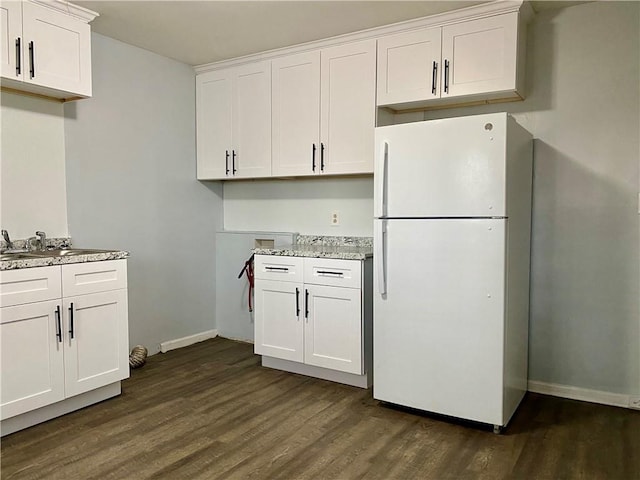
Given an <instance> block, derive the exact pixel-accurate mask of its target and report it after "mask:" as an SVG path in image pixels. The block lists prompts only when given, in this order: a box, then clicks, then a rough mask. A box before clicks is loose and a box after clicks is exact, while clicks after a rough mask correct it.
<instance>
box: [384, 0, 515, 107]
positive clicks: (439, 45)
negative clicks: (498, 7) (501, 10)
mask: <svg viewBox="0 0 640 480" xmlns="http://www.w3.org/2000/svg"><path fill="white" fill-rule="evenodd" d="M525 38H526V30H525V22H523V21H522V18H521V14H520V13H518V12H512V13H506V14H502V15H494V16H489V17H486V18H478V19H474V20H468V21H464V22H460V23H453V24H451V25H445V26H443V27H434V28H426V29H422V30H415V31H410V32H405V33H399V34H396V35H391V36H387V37H382V38H380V39H379V40H378V87H377V89H378V92H377V104H378V106H389V107H391V108H394V109H402V108H416V107H428V106H429V105H443V104H448V103H449V104H455V103H463V102H473V101H491V100H495V101H497V100H508V99H521V98H523V97H524V72H523V70H524V42H525Z"/></svg>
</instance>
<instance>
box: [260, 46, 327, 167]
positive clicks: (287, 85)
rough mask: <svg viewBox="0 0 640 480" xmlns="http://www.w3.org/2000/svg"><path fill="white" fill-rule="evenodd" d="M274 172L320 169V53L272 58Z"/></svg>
mask: <svg viewBox="0 0 640 480" xmlns="http://www.w3.org/2000/svg"><path fill="white" fill-rule="evenodd" d="M271 68H272V76H273V77H272V78H273V87H272V89H273V90H272V98H273V115H272V120H273V124H272V135H273V142H272V149H273V150H272V159H273V169H272V173H273V175H314V174H316V173H318V172H319V171H320V139H319V137H320V52H319V51H316V52H309V53H301V54H296V55H289V56H286V57H282V58H277V59H275V60H273V62H272V64H271Z"/></svg>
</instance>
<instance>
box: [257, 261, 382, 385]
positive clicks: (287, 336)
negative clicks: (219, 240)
mask: <svg viewBox="0 0 640 480" xmlns="http://www.w3.org/2000/svg"><path fill="white" fill-rule="evenodd" d="M255 262H256V263H255V277H256V283H255V346H254V348H255V353H257V354H261V355H263V359H262V360H263V365H264V366H269V367H273V368H279V369H282V370H287V371H293V372H296V373H302V374H306V375H310V376H316V377H320V378H325V379H328V380H334V381H338V382H342V383H347V384H350V385H355V386H360V387H363V388H367V387H368V386H370V384H371V375H370V374H371V371H370V370H371V363H370V361H369V358H370V353H371V348H370V342H369V340H370V338H371V325H370V323H371V322H370V317H371V309H370V308H369V307H368V305H369V303H370V299H371V296H370V295H365V292H366V291H367V289H368V285H369V284H370V281H369V280H370V277H371V275H370V273H371V272H370V265H371V262H370V261H364V262H363V261H359V260H334V259H326V258H303V257H286V256H269V255H256V257H255ZM368 339H369V340H368Z"/></svg>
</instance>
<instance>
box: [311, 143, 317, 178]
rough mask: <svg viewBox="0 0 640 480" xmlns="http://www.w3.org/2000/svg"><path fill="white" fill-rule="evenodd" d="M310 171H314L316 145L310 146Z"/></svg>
mask: <svg viewBox="0 0 640 480" xmlns="http://www.w3.org/2000/svg"><path fill="white" fill-rule="evenodd" d="M311 171H312V172H315V171H316V144H315V143H313V144H311Z"/></svg>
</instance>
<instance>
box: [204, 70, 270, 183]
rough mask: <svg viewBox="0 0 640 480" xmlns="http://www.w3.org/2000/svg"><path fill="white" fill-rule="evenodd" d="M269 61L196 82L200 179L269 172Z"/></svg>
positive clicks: (259, 174)
mask: <svg viewBox="0 0 640 480" xmlns="http://www.w3.org/2000/svg"><path fill="white" fill-rule="evenodd" d="M270 67H271V66H270V62H257V63H252V64H248V65H243V66H241V67H235V68H229V69H224V70H215V71H212V72H207V73H203V74H200V75H198V76H197V77H196V110H197V113H196V116H197V117H196V122H197V142H198V143H197V168H198V179H200V180H211V179H230V178H251V177H265V176H269V175H270V173H271V68H270Z"/></svg>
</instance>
